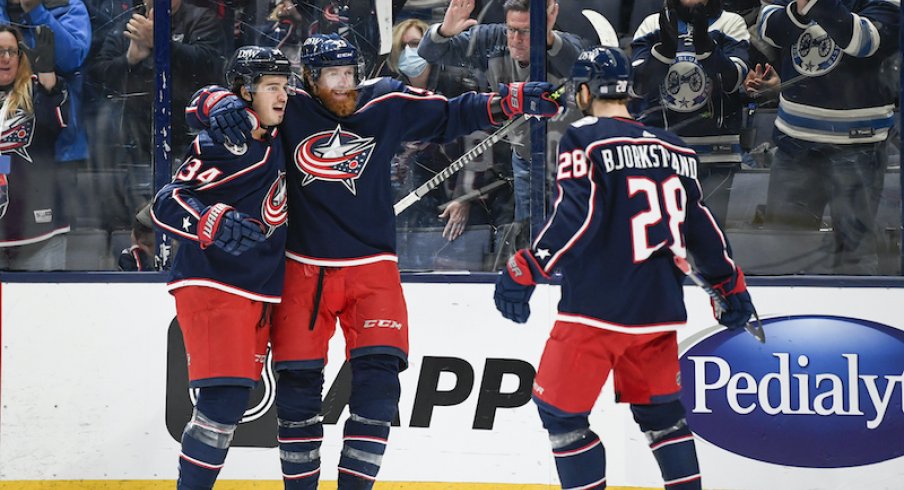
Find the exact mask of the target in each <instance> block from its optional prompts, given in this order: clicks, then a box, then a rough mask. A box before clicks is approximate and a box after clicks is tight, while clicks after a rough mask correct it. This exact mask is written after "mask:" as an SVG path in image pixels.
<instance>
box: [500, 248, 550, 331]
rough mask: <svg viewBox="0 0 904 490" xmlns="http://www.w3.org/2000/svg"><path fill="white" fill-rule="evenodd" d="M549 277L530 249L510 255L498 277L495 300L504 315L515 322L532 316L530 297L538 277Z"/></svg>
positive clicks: (522, 321) (523, 320)
mask: <svg viewBox="0 0 904 490" xmlns="http://www.w3.org/2000/svg"><path fill="white" fill-rule="evenodd" d="M541 277H542V278H545V279H548V278H549V276H548V275H547V274H546V273H545V272H543V269H542V268H541V267H540V264H538V263H537V260H536V259H535V258H534V257H533V255H531V253H530V250H527V249H524V248H523V249H521V250H518V251H517V252H515V254H514V255H512V256H511V257H509V259H508V260H507V261H506V263H505V269H504V270H503V271H502V272H501V273H500V274H499V277H498V278H497V279H496V291H495V292H494V293H493V300H495V301H496V309H497V310H499V313H502V316H503V317H505V318H508V319H509V320H511V321H513V322H515V323H524V322H526V321H527V319H528V318H530V303H529V302H530V297H531V295H532V294H534V287H535V286H536V284H537V279H538V278H541Z"/></svg>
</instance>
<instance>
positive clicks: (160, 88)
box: [153, 0, 183, 268]
mask: <svg viewBox="0 0 904 490" xmlns="http://www.w3.org/2000/svg"><path fill="white" fill-rule="evenodd" d="M171 14H172V8H171V0H154V94H155V97H154V160H153V166H154V168H153V170H154V192H155V193H156V191H157V190H158V189H160V188H161V187H163V186H165V185H166V184H167V183H168V182H169V181H170V177H171V176H172V169H171V165H172V131H173V124H172V96H171V94H170V91H171V86H170V83H171V82H170V81H171V80H172V77H171V76H170V74H171V71H172V67H171V65H170V37H171V36H170V16H171ZM178 109H179V110H180V113H181V110H182V109H183V108H181V107H180V108H178ZM154 234H155V237H156V242H155V243H156V244H157V251H156V254H157V256H158V257H160V259H161V261H162V262H163V266H164V268H168V266H169V264H170V263H171V257H170V251H171V250H172V248H171V245H172V243H171V240H170V237H169V236H168V235H166V234H164V233H161V232H160V230H155V232H154Z"/></svg>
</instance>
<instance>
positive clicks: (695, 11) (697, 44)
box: [691, 3, 716, 54]
mask: <svg viewBox="0 0 904 490" xmlns="http://www.w3.org/2000/svg"><path fill="white" fill-rule="evenodd" d="M691 26H692V27H693V28H694V51H696V52H697V54H705V53H710V52H712V50H713V49H715V48H716V45H715V43H714V42H713V38H712V36H710V35H709V16H708V15H707V14H706V7H705V6H704V5H703V4H702V3H698V4H697V5H694V7H693V8H692V9H691Z"/></svg>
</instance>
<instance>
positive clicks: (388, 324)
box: [364, 320, 402, 330]
mask: <svg viewBox="0 0 904 490" xmlns="http://www.w3.org/2000/svg"><path fill="white" fill-rule="evenodd" d="M374 327H377V328H394V329H396V330H401V329H402V324H401V323H400V322H397V321H395V320H364V328H374Z"/></svg>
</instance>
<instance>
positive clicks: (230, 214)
mask: <svg viewBox="0 0 904 490" xmlns="http://www.w3.org/2000/svg"><path fill="white" fill-rule="evenodd" d="M261 229H262V226H261V225H260V223H259V222H257V221H255V220H253V219H251V218H250V217H248V216H247V215H245V214H243V213H240V212H238V211H236V210H235V209H234V208H232V207H231V206H227V205H225V204H223V203H218V204H214V205H213V206H210V207H208V208H207V210H206V211H204V214H202V215H201V219H200V221H198V241H199V242H200V243H201V248H202V249H205V248H207V247H209V246H210V245H211V244H214V245H216V246H217V247H219V248H221V249H223V251H225V252H227V253H229V254H232V255H236V256H238V255H241V254H242V253H244V252H246V251H248V250H249V249H251V248H252V247H254V246H255V245H257V244H258V243H260V242H263V241H265V240H266V239H267V236H266V235H264V233H263V231H262V230H261Z"/></svg>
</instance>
